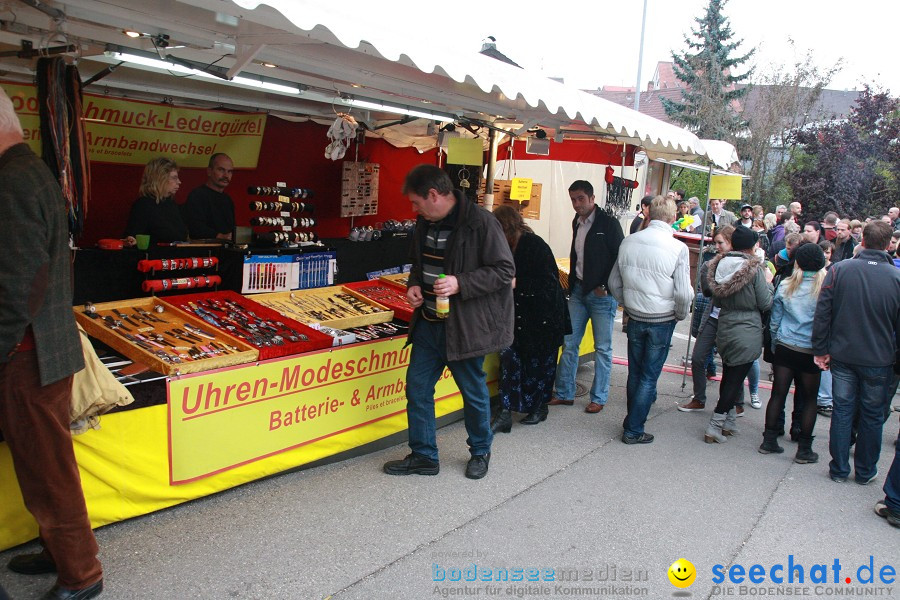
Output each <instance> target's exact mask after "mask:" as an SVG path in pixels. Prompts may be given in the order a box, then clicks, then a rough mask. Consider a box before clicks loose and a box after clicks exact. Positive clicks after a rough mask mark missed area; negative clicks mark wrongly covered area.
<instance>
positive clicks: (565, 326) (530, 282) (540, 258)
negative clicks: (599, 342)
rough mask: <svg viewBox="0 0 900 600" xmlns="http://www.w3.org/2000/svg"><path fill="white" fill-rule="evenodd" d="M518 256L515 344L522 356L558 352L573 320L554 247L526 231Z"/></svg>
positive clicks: (570, 329) (570, 330) (517, 247)
mask: <svg viewBox="0 0 900 600" xmlns="http://www.w3.org/2000/svg"><path fill="white" fill-rule="evenodd" d="M515 260H516V288H515V289H514V290H513V297H514V300H515V303H516V321H515V341H514V342H513V344H514V346H515V348H516V350H518V352H519V353H520V354H522V355H523V356H529V355H545V354H547V353H551V352H552V353H554V354H555V353H556V351H557V349H558V348H559V347H560V346H561V345H562V343H563V337H564V336H565V335H566V334H568V333H572V324H571V322H570V320H569V307H568V303H567V302H566V296H565V292H563V289H562V286H561V285H560V283H559V270H558V269H557V267H556V261H555V260H554V259H553V251H552V250H550V246H548V245H547V243H546V242H545V241H544V240H542V239H541V238H540V236H538V235H535V234H534V233H524V234H522V237H521V238H519V243H518V244H516V251H515Z"/></svg>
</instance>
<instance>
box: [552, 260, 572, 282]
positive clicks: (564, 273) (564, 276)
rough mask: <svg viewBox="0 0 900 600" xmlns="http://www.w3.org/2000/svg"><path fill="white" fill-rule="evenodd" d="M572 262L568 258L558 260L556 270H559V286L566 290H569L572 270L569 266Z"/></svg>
mask: <svg viewBox="0 0 900 600" xmlns="http://www.w3.org/2000/svg"><path fill="white" fill-rule="evenodd" d="M570 260H571V259H568V258H557V259H556V268H557V269H558V270H559V284H560V285H561V286H562V287H563V289H564V290H568V289H569V271H570V270H571V268H570V266H569V261H570Z"/></svg>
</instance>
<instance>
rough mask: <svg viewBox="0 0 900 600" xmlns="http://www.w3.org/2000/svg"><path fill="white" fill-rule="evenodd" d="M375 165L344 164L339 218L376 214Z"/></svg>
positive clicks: (376, 173)
mask: <svg viewBox="0 0 900 600" xmlns="http://www.w3.org/2000/svg"><path fill="white" fill-rule="evenodd" d="M380 169H381V166H380V165H378V164H377V163H360V162H345V163H344V169H343V173H342V175H341V216H342V217H362V216H364V215H375V214H378V172H379V170H380Z"/></svg>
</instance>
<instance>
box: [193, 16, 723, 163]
mask: <svg viewBox="0 0 900 600" xmlns="http://www.w3.org/2000/svg"><path fill="white" fill-rule="evenodd" d="M187 1H189V2H199V0H187ZM232 1H233V2H234V3H235V4H236V5H237V6H239V7H242V8H245V9H249V12H245V13H242V14H241V18H242V19H250V20H258V22H260V23H263V24H266V25H268V26H273V27H278V28H285V29H288V30H293V31H295V32H296V33H297V34H298V35H303V36H304V37H305V38H306V40H307V42H308V43H306V44H304V45H303V46H302V47H300V48H298V50H300V51H301V52H302V53H304V55H305V56H306V57H308V58H312V57H313V56H316V55H317V56H322V54H323V53H325V54H327V55H329V56H333V58H334V59H335V60H334V62H333V64H332V74H333V76H335V77H336V78H337V79H343V80H350V81H356V82H362V81H364V80H363V79H360V77H361V76H363V77H364V76H366V75H369V76H370V77H371V73H372V72H371V71H369V72H366V71H365V69H364V68H363V67H362V66H361V64H360V61H359V60H358V59H359V56H364V57H366V58H365V61H364V62H366V63H371V62H373V61H371V60H370V57H375V58H379V59H382V61H383V62H382V64H381V66H380V72H381V73H382V74H383V75H385V76H390V77H391V78H392V79H393V81H394V82H399V81H400V80H403V79H404V77H405V78H406V79H405V80H404V81H403V83H404V84H406V85H408V86H409V88H410V89H409V91H410V92H412V94H411V96H410V97H407V98H404V101H407V100H414V96H415V95H419V96H420V97H421V98H422V99H425V100H428V101H429V104H430V105H431V106H432V107H434V108H435V109H436V110H438V109H439V110H442V111H443V112H450V113H453V114H457V115H459V116H467V117H472V118H476V119H482V120H484V119H485V118H487V119H488V120H490V121H495V120H497V121H503V122H510V121H516V122H518V123H521V124H525V125H527V126H529V127H530V126H542V127H544V128H550V129H558V128H561V127H567V126H571V125H573V124H574V125H578V124H584V125H588V126H589V127H590V129H592V130H593V131H596V132H600V133H605V134H607V135H609V136H610V137H611V138H615V139H616V140H618V141H620V142H627V143H629V144H633V145H636V146H641V147H643V148H644V149H646V150H649V151H652V152H659V153H665V154H668V155H672V156H679V157H681V158H690V157H692V156H706V155H707V152H706V150H705V146H704V144H703V143H701V142H700V140H698V139H697V137H696V136H695V135H694V134H692V133H691V132H689V131H687V130H685V129H682V128H680V127H676V126H674V125H671V124H669V123H665V122H663V121H660V120H658V119H654V118H653V117H649V116H647V115H644V114H641V113H639V112H637V111H634V110H631V109H629V108H626V107H624V106H621V105H618V104H615V103H613V102H610V101H608V100H604V99H603V98H599V97H597V96H594V95H592V94H588V93H586V92H582V91H580V90H578V89H575V88H572V87H569V86H566V85H564V84H561V83H559V82H557V81H554V80H552V79H549V78H547V77H544V76H542V75H538V74H535V73H532V72H529V71H526V70H524V69H520V68H517V67H514V66H512V65H509V64H506V63H503V62H501V61H498V60H495V59H493V58H490V57H487V56H484V55H482V54H480V53H478V52H474V51H472V52H466V53H463V52H460V51H459V50H458V49H457V48H455V47H453V46H451V45H450V44H449V43H441V41H442V40H444V41H452V36H433V37H429V38H427V39H424V38H423V39H416V37H415V35H414V34H412V33H411V32H410V30H409V28H406V29H404V30H403V31H402V32H401V31H397V32H392V31H390V30H389V29H388V26H387V25H386V24H385V23H379V24H378V26H377V27H373V26H372V24H371V22H370V20H369V19H360V18H358V16H354V15H353V14H351V13H350V12H349V11H346V10H345V9H344V8H343V7H344V4H343V3H331V4H328V3H322V2H316V1H313V0H267V1H266V2H264V3H263V2H259V1H258V0H232ZM269 7H272V8H274V9H276V10H277V11H278V13H281V15H283V17H284V18H286V19H287V21H289V24H286V23H284V22H283V21H282V22H279V21H278V18H277V17H278V15H276V14H273V13H274V11H272V10H271V9H270V8H269ZM348 52H349V53H350V54H348ZM352 54H356V55H358V56H357V57H356V59H350V60H346V58H347V57H348V56H350V55H352ZM298 58H299V57H298ZM384 61H386V62H387V63H394V64H395V65H396V66H395V67H392V66H391V65H390V64H385V63H384ZM402 67H408V68H411V69H414V71H410V70H405V69H402ZM401 72H402V74H401ZM380 85H382V86H383V83H382V84H380ZM363 87H367V86H366V85H365V84H363ZM375 87H378V86H375ZM379 91H380V92H381V93H379ZM386 92H387V93H389V92H390V90H377V89H372V88H370V89H366V90H364V91H362V92H360V93H363V94H364V93H371V94H375V95H376V96H377V98H378V99H383V100H391V99H392V98H391V97H389V96H386V95H382V94H383V93H386ZM448 92H449V93H448ZM426 106H427V105H426ZM473 109H474V110H473ZM476 111H477V112H476ZM732 151H733V149H732ZM708 158H710V159H711V160H716V158H718V157H715V158H714V157H713V156H708ZM717 164H721V165H722V166H726V165H725V164H724V163H718V162H717ZM729 164H730V163H729Z"/></svg>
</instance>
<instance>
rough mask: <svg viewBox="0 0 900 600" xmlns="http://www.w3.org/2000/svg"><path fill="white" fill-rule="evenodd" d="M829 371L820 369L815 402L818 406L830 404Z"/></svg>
mask: <svg viewBox="0 0 900 600" xmlns="http://www.w3.org/2000/svg"><path fill="white" fill-rule="evenodd" d="M831 402H832V398H831V371H822V378H821V379H819V394H818V395H817V396H816V404H818V405H819V406H831Z"/></svg>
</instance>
